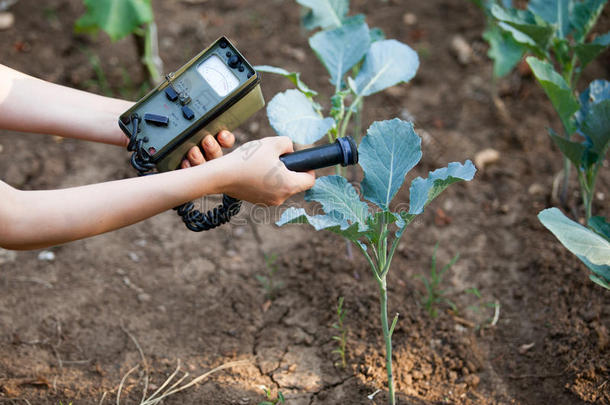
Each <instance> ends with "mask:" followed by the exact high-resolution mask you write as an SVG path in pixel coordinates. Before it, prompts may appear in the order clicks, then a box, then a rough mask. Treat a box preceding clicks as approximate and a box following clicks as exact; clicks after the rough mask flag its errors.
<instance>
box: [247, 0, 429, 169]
mask: <svg viewBox="0 0 610 405" xmlns="http://www.w3.org/2000/svg"><path fill="white" fill-rule="evenodd" d="M298 2H299V3H300V4H302V5H304V6H306V7H309V8H310V9H311V12H310V14H308V16H306V18H305V20H306V26H308V27H310V28H315V27H322V28H324V29H323V30H322V31H319V32H317V33H316V34H314V35H313V36H312V37H310V38H309V45H310V47H311V48H312V50H313V51H314V53H315V54H316V55H317V57H318V59H319V60H320V61H321V62H322V64H323V65H324V67H325V68H326V70H327V71H328V73H329V75H330V83H331V84H332V85H333V86H334V94H333V96H332V97H331V98H330V106H331V108H330V110H329V112H328V114H329V115H330V116H329V117H325V116H324V114H323V109H322V106H321V105H320V104H319V103H318V102H316V101H315V98H316V96H318V92H317V91H315V90H313V89H311V88H310V87H309V86H307V85H306V84H305V83H304V82H303V81H302V80H301V78H300V74H299V73H298V72H289V71H287V70H285V69H282V68H277V67H273V66H256V69H257V70H258V71H261V72H269V73H274V74H279V75H282V76H284V77H286V78H288V79H289V80H290V81H292V82H293V83H294V84H295V86H296V89H291V90H287V91H285V92H283V93H280V94H277V95H276V96H275V97H274V98H273V99H272V100H271V101H270V102H269V105H268V107H267V115H268V117H269V122H270V124H271V126H272V127H273V128H274V129H275V131H276V132H277V133H278V134H279V135H284V136H288V137H290V138H291V139H292V140H293V141H294V142H296V143H299V144H311V143H314V142H316V141H318V140H319V139H321V138H322V137H324V136H325V135H327V136H328V140H329V142H333V141H334V140H335V139H336V138H337V137H344V136H346V135H347V134H348V129H349V125H350V121H351V119H352V117H353V116H354V115H356V116H358V115H359V112H360V111H361V110H362V103H363V100H364V98H365V97H367V96H370V95H372V94H375V93H377V92H380V91H382V90H384V89H386V88H388V87H391V86H393V85H395V84H398V83H402V82H408V81H409V80H411V78H413V76H415V72H416V71H417V68H418V67H419V58H418V57H417V53H416V52H415V51H414V50H413V49H411V48H410V47H409V46H407V45H405V44H403V43H401V42H399V41H396V40H385V39H384V37H383V33H382V32H381V30H379V29H377V28H373V29H369V27H368V25H367V24H366V22H365V21H364V16H363V15H362V14H359V15H356V16H351V17H348V16H347V11H348V8H349V3H348V1H347V0H335V1H330V0H298ZM348 72H351V75H349V77H347V79H346V78H345V76H346V74H347V73H348ZM356 126H357V127H358V125H356ZM357 132H359V129H358V128H356V131H354V134H356V133H357ZM356 138H358V136H356ZM337 173H340V171H339V170H338V171H337Z"/></svg>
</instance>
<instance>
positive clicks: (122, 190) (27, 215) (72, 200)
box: [0, 159, 227, 250]
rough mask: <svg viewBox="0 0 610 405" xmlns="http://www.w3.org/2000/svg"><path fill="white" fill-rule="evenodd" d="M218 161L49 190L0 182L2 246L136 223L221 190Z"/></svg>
mask: <svg viewBox="0 0 610 405" xmlns="http://www.w3.org/2000/svg"><path fill="white" fill-rule="evenodd" d="M224 166H226V165H225V164H223V161H222V159H218V160H215V161H211V162H208V163H206V164H205V165H201V166H198V167H194V168H191V169H186V170H176V171H172V172H168V173H162V174H157V175H154V176H145V177H138V178H132V179H126V180H119V181H112V182H108V183H101V184H94V185H89V186H83V187H75V188H68V189H62V190H52V191H17V190H14V189H10V187H9V186H7V185H5V184H3V183H0V185H1V186H3V187H0V192H2V194H3V195H5V196H6V197H7V198H4V199H3V202H2V204H1V205H0V210H1V211H2V212H0V246H2V247H4V248H8V249H17V250H22V249H37V248H42V247H46V246H53V245H57V244H61V243H65V242H69V241H73V240H77V239H82V238H86V237H89V236H94V235H98V234H101V233H104V232H108V231H111V230H115V229H118V228H122V227H124V226H127V225H130V224H133V223H135V222H139V221H141V220H143V219H146V218H149V217H151V216H153V215H156V214H158V213H160V212H163V211H166V210H168V209H171V208H173V207H175V206H177V205H180V204H182V203H184V202H187V201H190V200H193V199H196V198H198V197H200V196H202V195H207V194H216V193H221V192H222V191H223V187H224V184H225V183H226V181H227V177H226V176H225V175H224V172H225V171H226V170H225V168H224Z"/></svg>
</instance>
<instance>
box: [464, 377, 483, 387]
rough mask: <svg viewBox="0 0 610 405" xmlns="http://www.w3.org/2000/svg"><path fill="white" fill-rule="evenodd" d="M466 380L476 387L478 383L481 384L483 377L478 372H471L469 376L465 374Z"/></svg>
mask: <svg viewBox="0 0 610 405" xmlns="http://www.w3.org/2000/svg"><path fill="white" fill-rule="evenodd" d="M464 382H465V383H466V384H467V385H468V386H469V387H472V388H475V387H476V386H477V385H479V382H481V379H480V378H479V376H478V375H476V374H469V375H467V376H464Z"/></svg>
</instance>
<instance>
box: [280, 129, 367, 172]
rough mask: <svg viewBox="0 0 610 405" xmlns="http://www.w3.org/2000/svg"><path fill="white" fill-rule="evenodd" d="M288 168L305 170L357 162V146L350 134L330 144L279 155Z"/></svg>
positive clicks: (298, 170) (294, 170)
mask: <svg viewBox="0 0 610 405" xmlns="http://www.w3.org/2000/svg"><path fill="white" fill-rule="evenodd" d="M280 160H281V161H282V162H284V165H286V168H287V169H288V170H292V171H293V172H307V171H309V170H316V169H321V168H323V167H329V166H334V165H338V164H340V165H341V166H347V165H355V164H356V163H358V148H357V147H356V142H354V139H353V138H352V137H351V136H346V137H345V138H337V140H336V141H335V143H331V144H330V145H323V146H316V147H313V148H309V149H303V150H300V151H298V152H294V153H287V154H285V155H282V156H280Z"/></svg>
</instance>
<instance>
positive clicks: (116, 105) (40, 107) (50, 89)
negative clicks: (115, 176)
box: [0, 65, 133, 146]
mask: <svg viewBox="0 0 610 405" xmlns="http://www.w3.org/2000/svg"><path fill="white" fill-rule="evenodd" d="M132 104H133V103H132V102H129V101H124V100H119V99H114V98H109V97H103V96H98V95H95V94H92V93H87V92H84V91H80V90H76V89H71V88H68V87H64V86H60V85H57V84H52V83H48V82H45V81H43V80H39V79H36V78H34V77H31V76H28V75H25V74H23V73H20V72H17V71H16V70H13V69H10V68H8V67H6V66H3V65H0V128H2V129H8V130H13V131H20V132H34V133H42V134H52V135H60V136H63V137H67V138H77V139H84V140H89V141H95V142H103V143H108V144H113V145H119V146H126V145H127V137H126V136H125V135H124V134H123V133H122V131H121V130H120V129H119V127H118V124H117V120H118V117H119V115H120V114H121V113H122V112H124V111H125V110H127V109H129V108H130V107H131V105H132Z"/></svg>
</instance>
